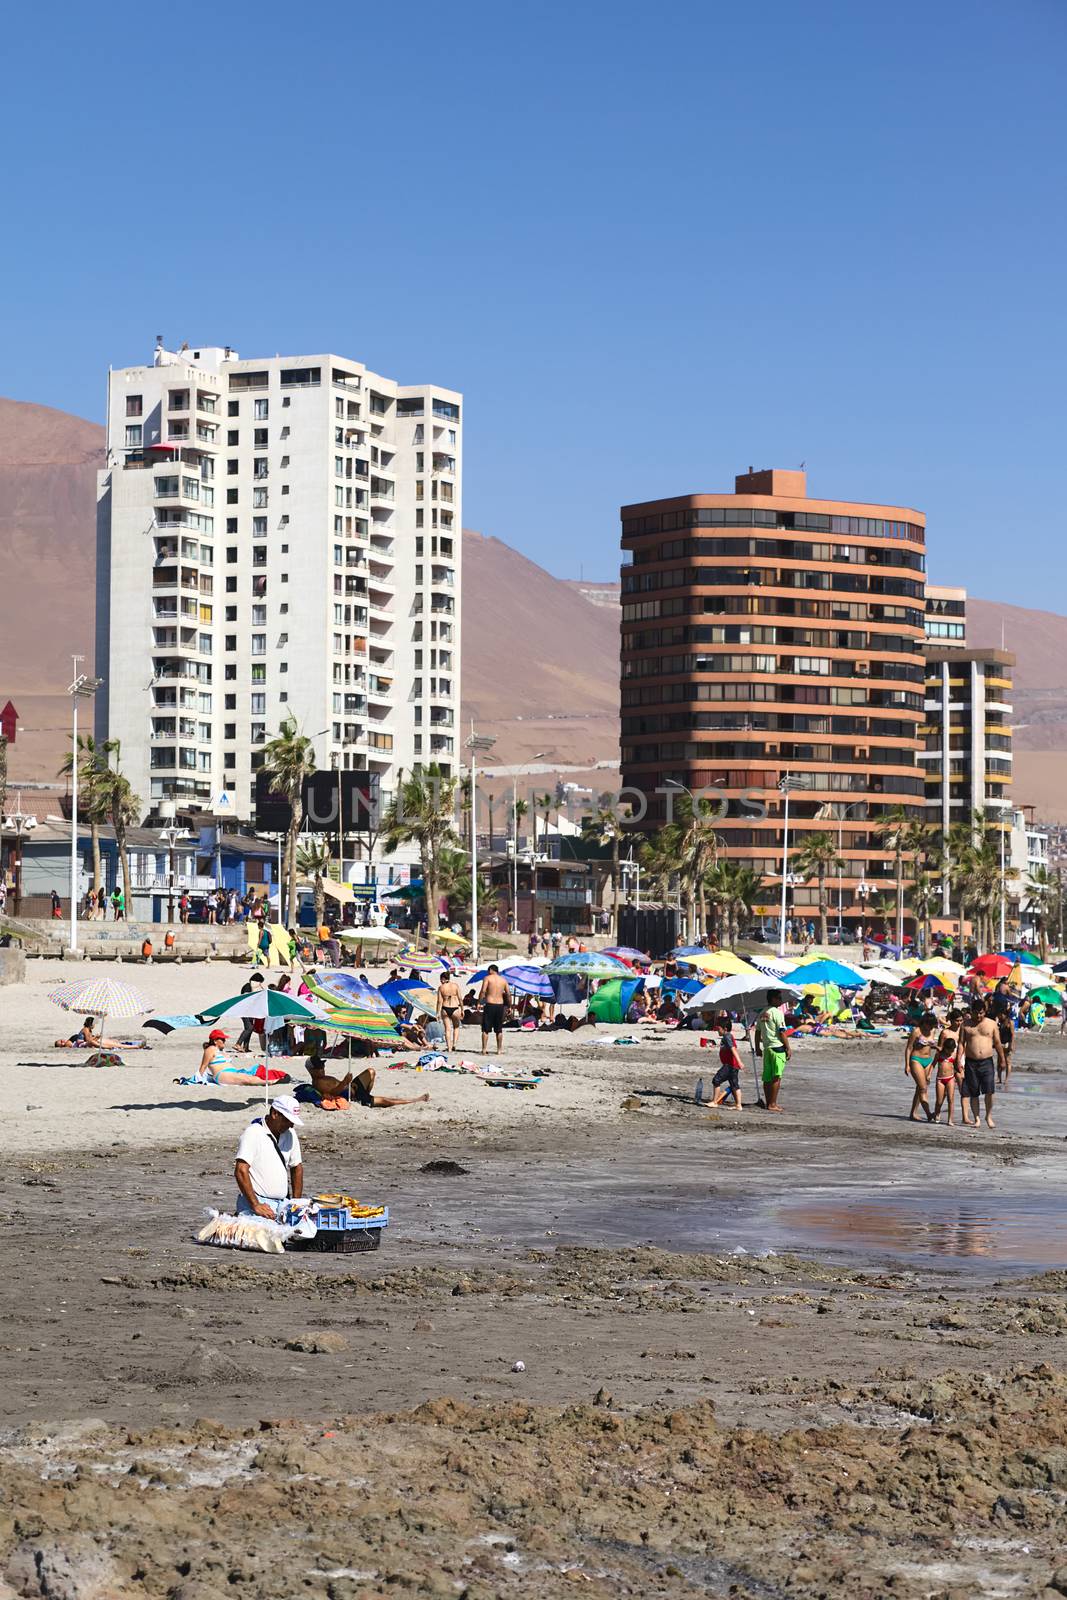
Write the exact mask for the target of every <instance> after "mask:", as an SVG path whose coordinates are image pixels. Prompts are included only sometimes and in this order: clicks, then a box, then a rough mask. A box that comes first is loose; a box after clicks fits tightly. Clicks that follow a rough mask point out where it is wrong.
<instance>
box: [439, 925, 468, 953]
mask: <svg viewBox="0 0 1067 1600" xmlns="http://www.w3.org/2000/svg"><path fill="white" fill-rule="evenodd" d="M433 937H434V943H435V944H451V945H462V946H463V948H464V949H465V950H469V949H470V948H471V942H470V940H469V939H465V938H464V937H463V935H462V934H461V933H453V932H452V929H451V928H438V930H437V932H436V933H435V934H434V936H433Z"/></svg>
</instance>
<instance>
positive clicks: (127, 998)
mask: <svg viewBox="0 0 1067 1600" xmlns="http://www.w3.org/2000/svg"><path fill="white" fill-rule="evenodd" d="M48 998H49V1000H51V1002H52V1004H53V1005H56V1006H62V1008H63V1010H64V1011H80V1012H81V1013H82V1016H84V1017H99V1018H100V1031H101V1034H102V1033H103V1028H104V1022H105V1021H106V1020H107V1018H108V1017H120V1018H121V1017H143V1016H144V1014H145V1012H146V1011H153V1010H154V1009H155V1007H154V1005H153V1003H152V1001H151V1000H149V998H148V996H147V995H146V994H142V992H141V990H140V989H135V988H134V986H133V984H132V983H122V982H120V980H119V979H118V978H76V979H74V981H73V982H71V983H61V984H59V985H58V986H57V987H56V988H55V989H52V990H50V991H49V995H48Z"/></svg>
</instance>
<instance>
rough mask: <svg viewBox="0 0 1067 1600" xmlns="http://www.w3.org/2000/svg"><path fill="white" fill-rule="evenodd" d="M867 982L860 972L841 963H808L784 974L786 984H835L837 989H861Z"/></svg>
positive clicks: (828, 961)
mask: <svg viewBox="0 0 1067 1600" xmlns="http://www.w3.org/2000/svg"><path fill="white" fill-rule="evenodd" d="M868 981H869V980H868V979H867V978H866V977H864V975H863V973H862V972H857V971H856V969H855V967H846V966H845V963H844V962H843V961H830V960H826V961H809V962H808V964H807V965H806V966H800V967H795V968H794V969H793V971H792V972H787V973H786V974H785V982H786V983H792V984H805V983H836V984H837V987H838V988H839V989H862V988H863V987H864V985H865V984H866V983H868Z"/></svg>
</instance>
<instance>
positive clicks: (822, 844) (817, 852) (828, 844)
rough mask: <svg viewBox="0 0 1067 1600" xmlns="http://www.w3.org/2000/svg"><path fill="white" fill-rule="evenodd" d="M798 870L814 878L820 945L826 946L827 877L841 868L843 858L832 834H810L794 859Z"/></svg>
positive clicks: (807, 877) (807, 876)
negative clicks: (816, 890) (816, 889)
mask: <svg viewBox="0 0 1067 1600" xmlns="http://www.w3.org/2000/svg"><path fill="white" fill-rule="evenodd" d="M794 860H795V866H796V870H797V871H798V872H799V873H801V874H802V876H803V877H804V878H806V879H811V878H814V879H815V880H816V882H817V885H818V897H819V943H820V944H821V945H824V946H825V944H826V939H827V931H826V875H827V873H829V872H833V871H835V870H837V869H839V868H840V866H841V857H840V856H839V855H838V853H837V844H836V843H835V841H834V836H833V834H832V833H809V834H808V835H807V836H806V837H805V839H804V840H803V842H802V844H801V846H800V849H799V850H798V851H797V853H796V856H795V858H794Z"/></svg>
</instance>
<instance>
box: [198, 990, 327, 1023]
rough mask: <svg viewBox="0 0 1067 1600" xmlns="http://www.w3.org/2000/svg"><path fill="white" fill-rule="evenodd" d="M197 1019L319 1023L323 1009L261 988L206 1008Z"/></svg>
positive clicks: (293, 997)
mask: <svg viewBox="0 0 1067 1600" xmlns="http://www.w3.org/2000/svg"><path fill="white" fill-rule="evenodd" d="M308 987H309V988H310V987H311V985H310V984H309V985H308ZM199 1016H200V1019H201V1021H203V1022H208V1021H211V1022H221V1021H222V1020H223V1018H226V1019H227V1020H229V1021H231V1022H235V1021H237V1020H238V1019H240V1020H241V1021H242V1022H243V1021H244V1020H245V1018H246V1017H250V1018H251V1019H252V1020H253V1021H256V1022H265V1021H266V1020H267V1018H268V1017H274V1018H279V1019H280V1018H291V1019H292V1020H294V1021H296V1022H321V1021H322V1007H321V1006H312V1005H309V1004H308V1002H307V1001H306V1000H298V999H297V997H296V995H295V994H286V993H285V991H284V990H282V989H268V988H266V987H264V988H262V989H257V990H256V991H254V992H253V993H252V994H235V995H231V996H230V998H229V999H228V1000H217V1001H216V1002H215V1004H214V1005H213V1006H205V1007H204V1009H203V1011H201V1012H200V1013H199Z"/></svg>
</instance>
